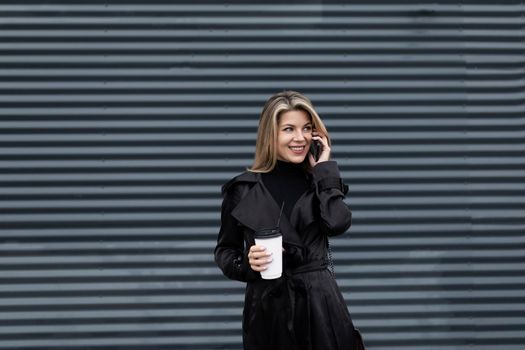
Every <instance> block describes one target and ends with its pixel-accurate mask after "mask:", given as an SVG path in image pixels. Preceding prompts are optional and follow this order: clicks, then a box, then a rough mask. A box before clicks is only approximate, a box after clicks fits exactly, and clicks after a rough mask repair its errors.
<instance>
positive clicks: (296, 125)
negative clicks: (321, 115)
mask: <svg viewBox="0 0 525 350" xmlns="http://www.w3.org/2000/svg"><path fill="white" fill-rule="evenodd" d="M312 130H313V127H312V121H311V118H310V115H309V114H308V113H306V112H305V111H303V110H300V109H299V110H291V111H288V112H284V113H282V114H281V116H280V118H279V125H278V130H277V159H279V160H282V161H285V162H290V163H296V164H299V163H302V162H303V161H304V159H305V157H306V155H307V154H308V150H309V149H310V143H311V142H312Z"/></svg>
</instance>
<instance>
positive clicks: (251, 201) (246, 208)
mask: <svg viewBox="0 0 525 350" xmlns="http://www.w3.org/2000/svg"><path fill="white" fill-rule="evenodd" d="M257 175H258V176H257V180H258V181H257V183H256V184H255V185H253V186H252V188H251V189H250V190H249V191H248V193H247V194H246V195H245V196H244V198H243V199H241V200H240V201H239V203H238V204H237V206H236V207H235V208H234V209H233V210H232V216H233V217H235V219H237V221H239V223H241V224H242V225H244V226H246V227H248V228H250V229H251V230H253V231H258V230H261V229H266V228H274V227H276V226H277V222H278V221H279V213H280V209H281V208H280V207H279V205H278V204H277V203H276V202H275V200H274V199H273V197H272V195H271V194H270V193H269V192H268V190H267V189H266V188H265V187H264V185H263V184H262V180H261V178H260V175H259V174H257ZM279 227H280V229H281V232H282V233H283V243H287V244H291V245H295V246H298V247H301V248H303V243H302V241H301V238H300V237H299V234H298V233H297V231H296V230H295V229H294V227H293V226H292V224H291V223H290V221H289V220H288V218H287V217H286V215H282V217H281V220H280V222H279Z"/></svg>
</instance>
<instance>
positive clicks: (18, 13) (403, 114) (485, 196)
mask: <svg viewBox="0 0 525 350" xmlns="http://www.w3.org/2000/svg"><path fill="white" fill-rule="evenodd" d="M524 18H525V5H524V2H523V1H499V2H497V3H496V2H494V4H491V3H490V2H488V1H447V2H444V1H425V2H424V1H420V2H415V1H414V2H396V4H390V2H383V3H379V2H374V3H373V4H367V2H365V1H362V2H361V1H359V2H358V1H353V2H352V3H351V4H328V3H322V2H319V1H317V2H310V3H308V4H307V3H302V4H301V3H295V4H293V3H292V4H288V5H270V4H267V3H265V4H258V5H255V4H250V5H242V4H240V3H237V2H231V1H230V2H228V3H227V4H226V3H223V4H216V3H215V4H211V3H210V4H191V3H190V2H188V3H187V4H184V5H182V4H181V5H179V4H177V2H168V1H166V2H156V1H153V2H151V1H149V2H147V1H128V2H126V3H122V4H121V3H120V2H119V1H104V2H102V1H91V2H82V3H81V2H75V1H60V2H56V3H54V4H53V3H51V2H50V1H27V2H24V3H23V4H20V2H18V1H2V3H1V4H0V133H1V134H0V229H1V230H0V235H1V236H0V349H88V348H89V349H141V350H151V349H160V348H163V349H164V348H166V349H240V348H241V339H240V326H241V324H240V318H241V308H242V301H243V297H242V295H243V285H242V284H240V283H236V282H232V281H228V280H226V279H225V278H223V277H222V275H221V274H220V273H219V271H218V269H217V268H216V267H215V265H214V263H213V260H212V259H213V258H212V250H213V248H214V244H215V239H216V234H217V232H218V226H219V206H220V195H219V187H220V185H221V184H222V183H223V182H225V181H226V180H227V179H229V178H230V177H232V176H233V175H234V174H236V173H238V172H240V171H242V170H243V168H244V167H245V166H248V165H249V164H250V161H251V158H252V153H253V150H254V138H255V133H256V127H257V118H258V113H259V112H260V110H261V107H262V105H263V103H264V101H265V100H266V98H267V97H268V96H269V95H271V94H272V93H274V92H277V91H280V90H283V89H297V90H300V91H303V92H305V93H306V94H307V95H309V96H310V97H311V98H312V100H313V101H314V102H315V104H316V106H317V107H318V110H319V111H320V114H321V115H322V116H323V117H324V119H325V121H326V124H327V126H328V127H329V129H330V130H331V131H332V137H333V140H334V155H335V157H336V158H337V159H338V161H339V164H340V166H341V169H342V172H343V174H344V177H345V179H346V182H347V183H348V184H349V185H350V195H349V197H348V203H350V204H351V205H352V208H353V210H354V227H353V229H352V230H351V231H350V232H349V233H348V234H347V235H346V236H344V237H342V238H338V239H336V240H334V241H333V243H332V245H333V248H334V251H335V252H334V253H335V264H336V273H337V276H338V280H339V283H340V285H341V287H342V289H343V291H344V296H345V298H346V299H347V301H348V305H349V308H350V311H351V313H352V314H353V317H354V321H355V323H356V325H357V326H358V327H359V328H360V329H361V330H362V331H363V333H364V336H365V340H366V343H367V345H368V346H369V349H372V350H387V349H388V350H401V349H403V350H405V349H413V350H420V349H421V350H438V349H447V350H452V349H458V350H459V349H461V350H464V349H476V350H477V349H482V350H483V349H486V350H489V349H490V350H492V349H497V350H518V349H519V350H522V349H524V346H525V274H524V268H525V233H524V232H525V219H524V216H525V215H524V214H525V196H524V194H525V186H524V185H525V183H524V182H525V181H524V178H525V156H524V154H525V153H524V151H525V142H524V139H525V80H524V79H525V19H524Z"/></svg>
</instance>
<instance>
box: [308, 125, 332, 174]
mask: <svg viewBox="0 0 525 350" xmlns="http://www.w3.org/2000/svg"><path fill="white" fill-rule="evenodd" d="M330 151H331V149H330V146H329V145H328V139H327V138H326V136H324V135H322V134H320V133H319V132H317V131H316V130H314V131H313V132H312V141H311V143H310V154H309V155H308V158H309V160H310V165H311V166H312V167H314V166H315V165H316V164H317V163H320V162H325V161H327V160H329V159H330Z"/></svg>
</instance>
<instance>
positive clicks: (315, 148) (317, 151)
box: [310, 140, 322, 162]
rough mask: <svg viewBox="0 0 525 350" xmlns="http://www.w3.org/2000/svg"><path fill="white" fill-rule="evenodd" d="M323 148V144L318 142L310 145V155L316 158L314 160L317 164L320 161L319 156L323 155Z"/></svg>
mask: <svg viewBox="0 0 525 350" xmlns="http://www.w3.org/2000/svg"><path fill="white" fill-rule="evenodd" d="M321 150H322V146H321V143H320V142H318V141H314V140H312V142H311V143H310V153H311V154H312V156H314V160H315V161H316V162H317V161H318V160H319V156H320V155H321Z"/></svg>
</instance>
